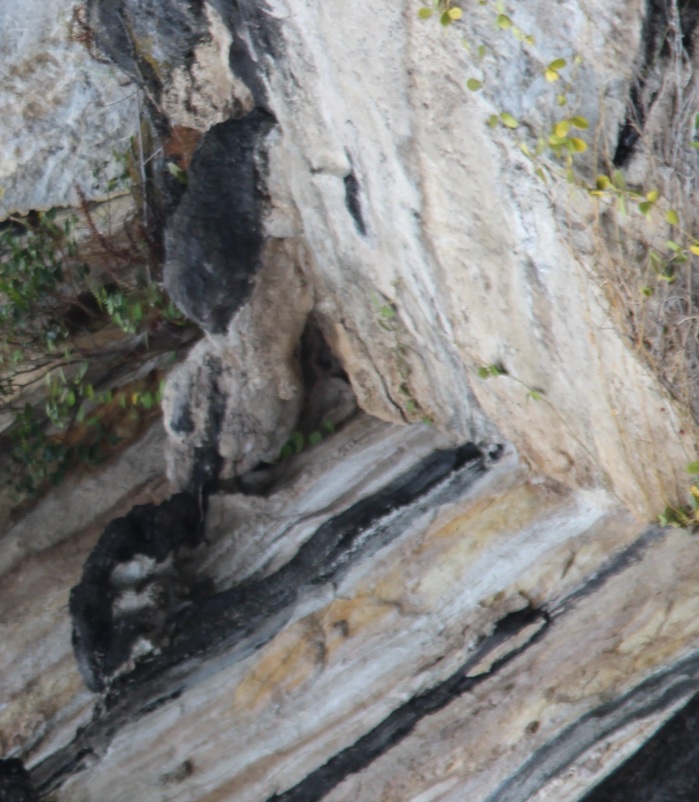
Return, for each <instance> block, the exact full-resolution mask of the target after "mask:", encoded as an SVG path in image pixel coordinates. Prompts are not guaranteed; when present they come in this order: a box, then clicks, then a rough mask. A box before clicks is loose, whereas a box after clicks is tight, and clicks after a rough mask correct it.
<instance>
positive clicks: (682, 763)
mask: <svg viewBox="0 0 699 802" xmlns="http://www.w3.org/2000/svg"><path fill="white" fill-rule="evenodd" d="M698 766H699V694H696V695H695V696H693V697H692V699H691V700H690V701H689V702H688V703H687V704H686V705H685V706H684V707H683V708H682V709H681V710H680V711H679V712H677V713H675V714H674V715H673V716H672V717H671V718H670V720H669V721H667V722H666V723H665V724H663V726H662V727H661V728H660V729H659V730H658V731H657V732H656V733H655V735H653V736H651V738H650V739H649V740H648V741H646V743H644V744H643V746H642V747H641V748H640V749H639V750H638V751H637V752H636V753H635V754H634V755H632V756H631V757H630V758H629V759H628V760H626V761H625V762H624V763H622V765H621V766H620V767H619V768H617V769H616V770H615V771H613V772H612V774H611V775H610V776H609V777H607V778H606V779H605V780H603V781H602V782H601V783H600V784H599V785H598V786H597V787H596V788H594V789H593V790H592V791H590V792H589V793H588V794H586V795H585V796H584V797H583V798H582V799H581V802H629V800H633V802H690V800H697V799H699V770H698V768H697V767H698Z"/></svg>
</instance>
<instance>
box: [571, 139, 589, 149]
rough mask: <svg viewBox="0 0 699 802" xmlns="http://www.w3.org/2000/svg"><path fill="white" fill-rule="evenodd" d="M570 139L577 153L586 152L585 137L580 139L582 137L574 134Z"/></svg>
mask: <svg viewBox="0 0 699 802" xmlns="http://www.w3.org/2000/svg"><path fill="white" fill-rule="evenodd" d="M570 141H571V143H572V145H573V150H575V152H576V153H584V152H585V151H586V150H587V142H585V140H584V139H580V137H577V136H572V137H571V138H570Z"/></svg>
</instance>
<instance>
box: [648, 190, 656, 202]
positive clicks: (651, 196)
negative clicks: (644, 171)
mask: <svg viewBox="0 0 699 802" xmlns="http://www.w3.org/2000/svg"><path fill="white" fill-rule="evenodd" d="M646 198H647V200H648V202H649V203H655V202H656V201H657V200H658V190H657V189H651V191H650V192H648V193H647V194H646Z"/></svg>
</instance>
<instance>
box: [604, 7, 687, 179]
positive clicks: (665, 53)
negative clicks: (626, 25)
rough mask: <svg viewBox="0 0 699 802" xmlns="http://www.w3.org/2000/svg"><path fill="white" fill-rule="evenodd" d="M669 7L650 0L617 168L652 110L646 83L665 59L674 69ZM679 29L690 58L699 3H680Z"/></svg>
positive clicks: (616, 155) (624, 161)
mask: <svg viewBox="0 0 699 802" xmlns="http://www.w3.org/2000/svg"><path fill="white" fill-rule="evenodd" d="M668 8H669V5H668V3H667V0H647V4H646V15H645V18H644V20H643V29H642V31H641V46H642V52H641V53H640V54H639V58H638V63H637V65H636V75H635V76H634V78H633V79H632V81H631V86H630V88H629V99H628V102H627V110H626V119H625V121H624V124H623V125H622V126H621V128H620V130H619V135H618V139H617V146H616V150H615V152H614V158H613V160H612V161H613V163H614V166H615V167H617V168H622V167H625V166H626V165H627V164H628V163H629V161H630V159H631V157H632V156H633V154H634V151H635V148H636V145H637V144H638V140H639V139H640V137H641V134H642V133H643V128H644V126H645V123H646V118H647V115H648V109H649V107H650V106H651V105H652V104H653V101H654V100H655V97H656V94H657V93H656V94H648V92H647V89H646V84H647V81H648V77H649V75H650V74H651V72H652V71H653V70H654V69H656V68H657V65H658V63H659V61H660V60H661V59H664V60H665V61H667V62H668V67H669V66H670V59H669V57H670V55H671V50H672V44H671V42H670V39H669V37H670V36H671V35H672V34H671V25H670V18H669V16H668ZM678 12H679V26H680V30H681V32H682V41H681V47H682V48H683V49H684V51H685V53H686V55H687V57H691V55H692V53H693V36H694V31H695V28H696V25H697V22H698V21H699V2H697V0H683V1H682V0H681V1H680V2H679V3H678Z"/></svg>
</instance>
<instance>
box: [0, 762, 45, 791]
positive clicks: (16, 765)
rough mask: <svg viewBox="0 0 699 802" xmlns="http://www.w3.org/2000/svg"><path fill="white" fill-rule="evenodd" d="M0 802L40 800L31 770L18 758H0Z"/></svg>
mask: <svg viewBox="0 0 699 802" xmlns="http://www.w3.org/2000/svg"><path fill="white" fill-rule="evenodd" d="M0 802H39V795H38V794H37V792H36V791H35V790H34V786H33V785H32V781H31V777H30V776H29V772H28V771H27V770H26V769H25V768H24V763H22V761H21V760H19V759H18V758H14V757H11V758H7V759H5V760H0Z"/></svg>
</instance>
